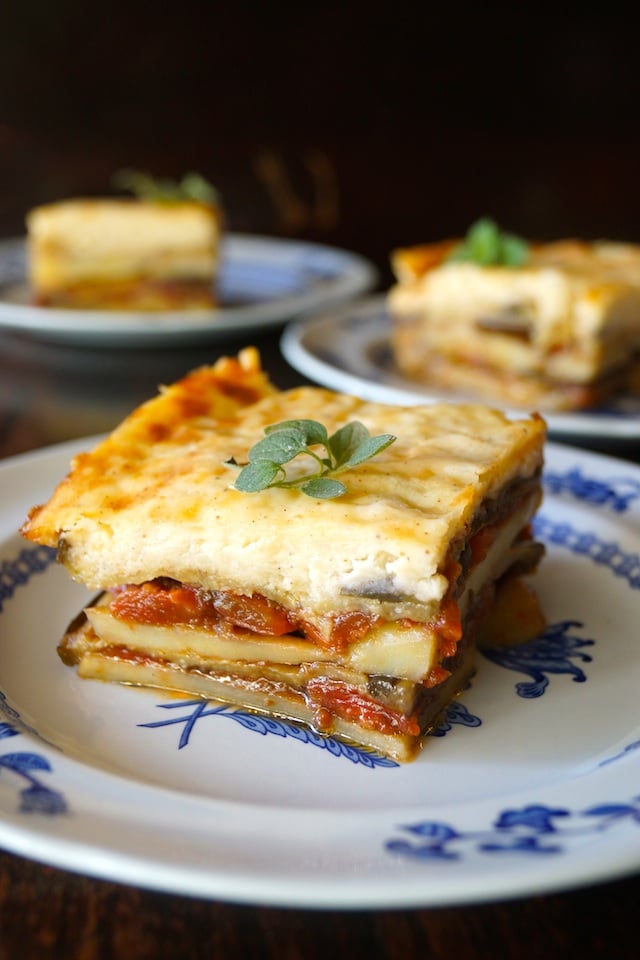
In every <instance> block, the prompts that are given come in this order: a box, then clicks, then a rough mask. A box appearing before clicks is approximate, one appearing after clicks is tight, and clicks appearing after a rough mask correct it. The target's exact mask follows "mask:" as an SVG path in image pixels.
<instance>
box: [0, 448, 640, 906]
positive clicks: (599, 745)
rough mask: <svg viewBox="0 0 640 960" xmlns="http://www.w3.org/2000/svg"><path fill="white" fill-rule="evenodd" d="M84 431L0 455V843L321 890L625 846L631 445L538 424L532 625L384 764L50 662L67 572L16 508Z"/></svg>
mask: <svg viewBox="0 0 640 960" xmlns="http://www.w3.org/2000/svg"><path fill="white" fill-rule="evenodd" d="M91 443H92V441H85V442H84V443H78V442H74V443H72V444H65V445H62V446H57V447H51V448H48V449H45V450H44V451H40V452H37V453H34V454H27V455H23V456H21V457H17V458H14V459H12V460H8V461H5V463H4V464H2V465H0V505H1V506H0V705H1V713H0V845H1V846H3V847H4V848H6V849H8V850H11V851H13V852H15V853H17V854H20V855H23V856H26V857H30V858H33V859H36V860H40V861H44V862H47V863H50V864H55V865H57V866H59V867H63V868H67V869H70V870H73V871H79V872H82V873H85V874H88V875H93V876H97V877H103V878H109V879H114V880H118V881H121V882H126V883H131V884H136V885H140V886H144V887H149V888H155V889H161V890H165V891H173V892H177V893H181V894H190V895H196V896H199V897H211V898H216V899H221V900H227V901H236V902H252V903H262V904H272V905H286V906H297V907H323V908H343V907H350V908H356V907H357V908H374V907H383V908H384V907H400V906H402V907H413V906H431V905H441V904H460V903H469V902H474V901H484V900H489V899H497V898H507V897H516V896H526V895H533V894H538V893H541V892H548V891H552V890H561V889H565V888H568V887H573V886H579V885H582V884H587V883H593V882H596V881H603V880H607V879H610V878H613V877H620V876H624V875H625V874H628V873H630V872H633V871H636V870H638V869H639V868H640V788H639V784H640V749H639V748H640V709H639V707H638V687H639V685H640V645H639V644H638V623H639V622H640V469H639V468H638V467H636V466H634V465H631V464H629V463H625V462H623V461H617V460H612V459H609V458H606V457H602V456H599V455H595V454H588V453H584V452H581V451H578V450H574V449H572V448H570V447H564V448H563V447H556V446H553V445H550V446H549V449H548V456H547V467H546V474H545V492H546V495H545V502H544V505H543V507H542V509H541V511H540V514H539V517H538V519H537V524H536V525H537V534H538V536H540V537H541V538H542V539H543V540H544V541H545V543H546V545H547V557H546V558H545V560H544V562H543V565H542V567H541V569H540V570H539V573H538V574H537V583H538V590H539V593H540V596H541V598H542V602H543V605H544V607H545V611H546V614H547V617H548V621H549V626H548V628H547V629H546V630H545V632H544V633H543V634H542V635H541V636H540V637H539V638H537V639H536V640H535V641H533V642H532V643H530V644H527V645H524V646H522V647H519V648H517V649H512V650H509V651H502V652H499V653H498V652H496V653H494V654H493V655H492V656H491V657H489V656H486V655H482V656H480V658H479V663H478V670H477V674H476V676H475V678H474V680H473V683H472V685H471V687H470V688H469V690H467V691H466V692H465V694H464V695H463V696H462V697H461V699H460V700H459V701H458V702H457V703H456V704H455V707H454V708H452V709H451V710H450V711H449V713H448V715H447V717H446V720H445V722H443V724H442V726H441V727H440V729H439V730H438V733H437V735H436V736H431V737H430V738H429V739H428V741H427V743H426V745H425V748H424V750H423V751H422V753H421V754H420V756H419V758H418V759H417V760H416V761H415V762H414V763H412V764H408V765H405V766H397V765H395V764H394V763H392V762H390V761H388V760H384V758H382V757H379V756H376V755H375V754H371V753H368V752H365V751H359V750H356V749H353V748H347V747H345V746H342V745H340V744H339V743H338V742H336V741H334V740H332V739H322V738H320V737H318V736H315V735H313V734H311V733H310V732H307V731H305V730H302V729H300V728H298V727H294V726H291V725H289V724H286V723H279V722H275V721H271V720H265V719H261V718H259V717H257V716H253V715H250V714H248V713H245V712H242V711H238V710H234V709H231V708H226V707H224V706H221V705H219V704H214V703H210V702H204V701H196V702H194V701H189V700H188V699H186V698H183V699H179V698H178V699H176V698H174V699H163V697H162V696H160V695H159V694H158V693H155V692H149V691H142V690H135V689H131V688H126V687H118V686H112V685H108V684H104V683H101V682H96V681H88V680H80V679H79V678H78V677H77V676H76V674H75V671H74V670H73V669H70V668H69V667H65V666H64V665H63V664H62V663H61V662H60V661H59V659H58V657H57V654H56V643H57V641H58V639H59V637H60V635H61V633H62V631H63V630H64V628H65V627H66V625H67V623H68V621H69V620H70V619H71V618H72V617H73V616H74V615H75V614H76V612H77V611H78V610H79V609H80V607H81V606H82V605H83V603H84V602H85V600H86V599H87V594H86V592H85V590H84V588H82V587H81V586H79V585H77V584H74V583H72V582H71V581H70V580H69V577H68V576H67V574H66V572H65V570H64V569H63V568H61V567H59V566H56V564H55V563H54V561H53V555H52V552H51V551H49V550H46V549H43V548H36V547H34V545H32V544H28V543H26V542H25V541H23V540H22V539H21V538H20V536H19V535H18V533H17V532H16V531H17V528H18V527H19V525H20V524H21V522H22V520H23V518H24V515H25V513H26V511H27V509H28V508H29V507H30V506H32V505H33V504H35V503H38V502H41V501H43V500H44V499H46V498H47V497H48V495H49V493H50V491H51V489H52V487H53V485H54V484H55V483H56V482H57V481H58V480H59V479H60V478H61V477H62V476H63V475H64V473H65V472H66V470H67V466H68V461H69V458H70V456H71V454H72V453H73V452H75V451H77V450H78V449H80V448H85V449H86V448H88V447H89V446H90V445H91Z"/></svg>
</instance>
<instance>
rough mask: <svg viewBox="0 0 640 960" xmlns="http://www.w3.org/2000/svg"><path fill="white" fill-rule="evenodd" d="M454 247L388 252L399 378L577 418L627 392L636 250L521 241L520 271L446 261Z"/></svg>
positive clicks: (638, 305) (632, 368) (639, 264)
mask: <svg viewBox="0 0 640 960" xmlns="http://www.w3.org/2000/svg"><path fill="white" fill-rule="evenodd" d="M459 247H460V241H456V240H450V241H443V242H441V243H432V244H422V245H419V246H414V247H403V248H399V249H397V250H395V251H394V252H393V254H392V265H393V269H394V272H395V276H396V283H395V284H394V285H393V286H392V288H391V289H390V291H389V295H388V306H389V312H390V316H391V343H392V350H393V355H394V359H395V362H396V364H397V366H398V368H399V370H400V371H401V372H402V373H403V374H404V375H405V376H407V377H409V378H410V379H412V380H414V381H417V382H420V383H423V384H426V385H428V386H431V387H433V388H436V389H444V390H447V391H455V392H456V393H458V394H463V395H467V396H469V397H471V398H474V397H475V398H480V399H482V400H483V401H484V402H486V401H490V402H494V403H499V404H501V405H508V406H511V407H512V408H526V409H538V410H542V411H561V410H581V409H589V408H592V407H594V406H597V405H599V404H601V403H603V402H604V401H606V400H608V399H609V398H611V397H612V396H616V395H619V394H623V393H625V392H627V391H631V392H635V391H636V390H637V384H638V380H639V378H638V375H637V369H638V358H639V357H640V247H637V246H635V245H633V244H622V243H605V242H601V243H595V242H594V243H591V242H584V241H578V240H566V241H557V242H554V243H546V244H531V245H530V246H528V248H527V252H526V255H525V256H524V257H523V259H522V262H520V263H518V264H511V265H509V264H504V263H481V262H473V261H470V260H460V259H456V250H457V249H459Z"/></svg>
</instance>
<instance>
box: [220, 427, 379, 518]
mask: <svg viewBox="0 0 640 960" xmlns="http://www.w3.org/2000/svg"><path fill="white" fill-rule="evenodd" d="M264 433H265V436H264V437H263V438H262V440H259V441H258V442H257V443H256V444H255V445H254V446H253V447H251V449H250V450H249V454H248V457H249V460H248V463H245V464H240V463H237V461H236V460H234V459H231V460H228V461H227V463H228V464H229V465H230V466H234V467H241V470H240V473H239V474H238V476H237V477H236V481H235V484H234V487H235V489H236V490H241V491H242V492H243V493H257V492H258V491H259V490H266V489H267V488H268V487H283V488H285V489H291V488H296V489H299V490H301V491H302V492H303V493H306V494H307V495H308V496H309V497H315V498H318V499H320V500H332V499H333V498H334V497H340V496H342V495H343V494H344V493H346V492H347V488H346V486H345V485H344V483H342V482H341V481H340V480H336V479H335V477H336V476H338V475H339V474H341V473H344V471H345V470H350V469H351V467H356V466H358V464H361V463H364V462H365V461H366V460H370V459H371V458H372V457H375V456H376V454H378V453H380V452H381V451H382V450H385V449H386V448H387V447H388V446H390V444H392V443H393V442H394V440H395V439H396V437H394V436H392V434H390V433H384V434H381V435H380V436H377V437H372V436H371V435H370V433H369V431H368V430H367V428H366V427H365V426H364V424H363V423H360V422H359V421H357V420H356V421H354V422H353V423H347V424H346V425H345V426H344V427H340V429H339V430H336V432H335V433H334V434H332V435H331V436H329V434H328V432H327V429H326V427H324V426H323V425H322V424H321V423H318V422H317V420H283V421H282V423H276V424H273V425H272V426H269V427H265V430H264ZM301 455H305V456H306V457H308V458H309V459H310V466H311V470H310V472H308V473H304V474H300V475H294V476H291V475H289V474H287V471H286V470H285V467H284V465H285V464H287V463H290V462H291V461H292V460H294V459H295V458H296V457H299V456H301Z"/></svg>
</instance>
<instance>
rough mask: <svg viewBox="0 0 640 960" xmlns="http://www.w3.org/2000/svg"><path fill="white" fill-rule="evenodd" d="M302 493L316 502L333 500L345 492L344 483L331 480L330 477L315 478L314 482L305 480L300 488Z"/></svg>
mask: <svg viewBox="0 0 640 960" xmlns="http://www.w3.org/2000/svg"><path fill="white" fill-rule="evenodd" d="M300 489H301V490H302V492H303V493H306V494H307V496H309V497H315V498H316V499H317V500H333V499H334V498H335V497H341V496H342V495H343V494H344V493H346V492H347V488H346V487H345V485H344V483H340V481H339V480H331V479H330V477H316V478H315V479H314V480H307V482H306V483H303V484H302V485H301V487H300Z"/></svg>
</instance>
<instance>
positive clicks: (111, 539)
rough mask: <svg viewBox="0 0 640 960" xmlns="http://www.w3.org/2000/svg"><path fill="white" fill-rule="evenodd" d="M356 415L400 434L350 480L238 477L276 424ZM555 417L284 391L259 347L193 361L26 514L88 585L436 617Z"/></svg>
mask: <svg viewBox="0 0 640 960" xmlns="http://www.w3.org/2000/svg"><path fill="white" fill-rule="evenodd" d="M289 418H309V419H319V420H321V421H322V422H323V423H324V424H325V426H326V427H327V429H328V430H329V432H330V433H331V432H333V431H335V430H336V429H338V428H339V427H340V426H342V425H343V424H345V423H346V422H348V421H353V420H360V421H361V422H362V423H363V424H365V426H366V427H368V429H369V430H370V432H371V433H372V434H378V433H392V434H393V435H395V436H396V437H397V440H396V441H395V443H393V444H392V445H391V446H390V447H388V448H387V449H386V450H385V451H384V452H383V453H381V454H379V455H378V456H376V457H375V458H373V459H372V460H371V461H368V462H366V463H364V464H362V465H360V466H357V467H355V468H353V469H351V470H350V471H349V472H348V474H347V475H346V476H345V482H346V483H347V487H348V492H347V494H346V495H344V496H342V497H339V498H337V499H335V500H330V501H327V500H316V499H313V498H310V497H308V496H306V495H305V494H303V493H301V492H300V491H297V490H284V489H267V490H264V491H261V492H259V493H251V494H248V493H242V492H239V491H237V490H235V489H234V487H233V483H234V479H235V473H234V469H233V468H232V467H230V466H228V465H227V461H229V460H230V459H231V458H234V459H235V460H236V461H237V462H243V461H245V460H246V458H247V452H248V450H249V448H250V447H251V446H252V445H253V444H255V443H256V442H257V441H258V440H259V439H260V438H261V436H262V434H263V429H264V427H265V426H267V425H269V424H274V423H277V422H279V421H282V420H285V419H289ZM544 433H545V426H544V423H543V421H542V420H541V419H540V418H538V417H532V418H530V419H522V420H518V421H512V420H510V419H508V418H507V417H506V416H504V415H503V414H501V413H499V412H497V411H495V410H492V409H490V408H488V407H482V406H465V405H460V406H449V405H441V406H440V405H436V406H425V407H407V408H402V407H387V406H384V405H381V404H377V403H369V402H365V401H362V400H360V399H358V398H355V397H350V396H346V395H342V394H337V393H333V392H331V391H328V390H324V389H320V388H312V387H302V388H298V389H295V390H290V391H286V392H278V391H275V390H274V388H273V387H271V385H270V384H269V383H268V381H267V380H266V378H265V377H264V375H263V374H262V373H261V372H260V370H259V361H258V359H257V358H256V355H255V353H254V352H252V351H246V352H245V354H244V355H241V358H240V362H237V361H222V362H221V364H218V365H217V366H215V367H204V368H201V369H200V370H197V371H194V372H193V373H192V374H190V375H189V376H187V377H185V378H184V379H183V380H181V381H179V382H178V383H176V384H174V385H173V386H171V387H169V388H166V389H164V390H163V391H162V392H161V394H160V395H159V396H158V397H157V398H155V399H153V400H151V401H149V402H148V403H147V404H145V405H144V406H142V407H140V408H139V409H138V410H137V411H135V412H134V413H133V414H132V415H131V416H130V417H129V418H128V419H127V420H125V421H124V422H123V424H122V425H121V426H120V427H119V428H117V429H116V430H115V431H114V432H113V434H112V435H111V436H110V437H109V438H108V439H107V440H106V441H104V442H103V443H101V444H100V445H99V446H98V447H97V448H96V449H95V450H94V451H93V452H91V453H86V454H82V455H81V456H79V457H77V458H76V460H75V462H74V465H73V468H72V471H71V473H70V475H69V476H68V477H67V479H65V480H64V481H63V482H62V483H61V484H60V486H59V487H58V489H57V490H56V491H55V493H54V494H53V496H52V498H51V500H50V501H49V503H48V504H46V505H44V506H42V507H39V508H35V509H34V510H33V511H32V512H31V515H30V518H29V519H28V521H27V522H26V523H25V525H24V527H23V532H24V534H25V535H26V536H27V537H29V538H30V539H33V540H36V541H37V542H40V543H46V544H49V545H50V546H54V547H57V548H58V551H59V558H60V560H61V561H62V562H63V563H64V565H65V566H66V567H67V569H68V570H69V572H70V573H71V575H72V576H73V577H74V578H76V579H78V580H80V581H82V582H83V583H85V584H87V585H88V586H89V587H91V588H99V589H109V588H111V587H114V586H117V585H119V584H126V583H142V582H145V581H149V580H152V579H154V578H161V577H171V578H173V579H174V580H176V581H180V582H183V583H187V584H194V585H198V586H199V587H202V588H204V589H205V590H218V589H225V590H230V591H235V592H237V593H240V594H244V595H249V596H250V595H251V594H253V593H254V592H258V593H260V594H261V595H263V596H266V597H267V598H268V599H270V600H273V601H276V602H277V603H280V604H282V605H283V606H284V607H286V608H287V609H290V610H291V609H293V610H299V611H300V610H301V611H304V612H305V615H306V616H308V617H310V618H313V617H322V616H324V615H328V614H335V613H339V612H346V611H360V612H364V613H367V614H370V615H373V616H379V617H383V618H384V619H386V620H398V619H402V618H410V619H411V620H414V621H418V622H420V621H421V622H425V621H428V620H430V619H431V618H432V617H433V616H434V615H435V614H436V613H437V611H438V609H439V606H440V603H441V601H442V599H443V597H444V596H445V594H446V592H447V589H448V588H449V585H450V578H449V576H448V574H447V569H446V568H447V560H448V558H449V557H450V556H451V549H452V544H455V543H456V541H458V542H459V543H460V542H461V541H463V540H464V539H465V538H466V537H467V536H468V534H469V531H470V529H471V525H472V523H473V521H474V516H475V514H476V512H477V511H478V510H479V509H480V507H481V506H482V505H483V504H484V503H485V502H486V501H487V499H489V500H491V499H492V498H498V497H499V496H500V493H501V491H503V490H504V489H505V488H506V487H508V486H510V485H511V484H513V483H514V482H515V481H517V480H519V479H527V478H531V477H535V476H536V474H537V473H538V472H539V471H540V468H541V464H542V443H543V439H544Z"/></svg>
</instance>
